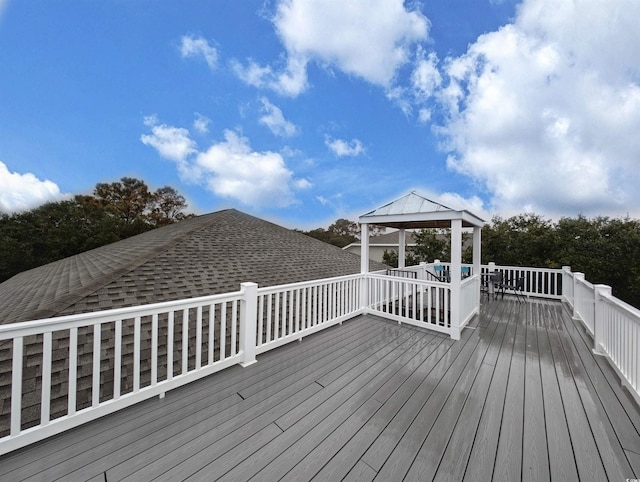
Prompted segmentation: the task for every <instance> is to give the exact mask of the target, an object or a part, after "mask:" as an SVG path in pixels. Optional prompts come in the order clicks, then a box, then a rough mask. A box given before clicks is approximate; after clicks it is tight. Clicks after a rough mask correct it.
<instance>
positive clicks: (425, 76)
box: [411, 51, 442, 100]
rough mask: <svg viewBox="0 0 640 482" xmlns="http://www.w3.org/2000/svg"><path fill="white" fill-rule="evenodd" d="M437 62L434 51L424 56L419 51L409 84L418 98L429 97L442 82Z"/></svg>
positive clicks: (425, 98) (424, 98)
mask: <svg viewBox="0 0 640 482" xmlns="http://www.w3.org/2000/svg"><path fill="white" fill-rule="evenodd" d="M437 64H438V57H437V55H436V54H435V52H431V53H430V54H429V55H428V56H427V57H426V58H425V56H424V54H423V53H422V51H421V53H420V56H419V58H418V61H417V62H416V65H415V68H414V70H413V73H412V74H411V86H412V87H413V90H414V92H415V94H416V96H417V97H418V98H419V99H420V100H427V99H429V98H430V97H431V96H432V95H433V94H434V93H435V91H436V90H437V89H438V88H439V87H440V85H441V84H442V76H441V75H440V71H438V67H437Z"/></svg>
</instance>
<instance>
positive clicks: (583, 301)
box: [573, 273, 596, 335]
mask: <svg viewBox="0 0 640 482" xmlns="http://www.w3.org/2000/svg"><path fill="white" fill-rule="evenodd" d="M573 280H574V281H573V316H574V318H579V319H581V320H582V322H583V323H584V325H585V326H586V327H587V329H588V330H589V332H590V333H591V335H593V334H594V332H595V324H596V313H595V297H594V289H593V284H591V283H589V282H588V281H587V280H586V279H584V274H582V273H574V275H573Z"/></svg>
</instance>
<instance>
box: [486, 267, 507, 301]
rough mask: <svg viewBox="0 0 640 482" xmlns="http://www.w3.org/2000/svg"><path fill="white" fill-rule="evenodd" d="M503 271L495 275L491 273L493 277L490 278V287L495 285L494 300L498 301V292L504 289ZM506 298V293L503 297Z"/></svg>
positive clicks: (496, 272)
mask: <svg viewBox="0 0 640 482" xmlns="http://www.w3.org/2000/svg"><path fill="white" fill-rule="evenodd" d="M502 280H503V278H502V271H495V272H493V273H491V275H490V276H489V283H488V285H493V293H494V295H493V299H497V298H498V292H499V291H500V290H501V289H502ZM490 292H491V290H489V293H490ZM502 296H503V297H504V293H503V295H502Z"/></svg>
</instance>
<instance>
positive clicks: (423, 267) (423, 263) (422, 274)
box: [418, 261, 427, 280]
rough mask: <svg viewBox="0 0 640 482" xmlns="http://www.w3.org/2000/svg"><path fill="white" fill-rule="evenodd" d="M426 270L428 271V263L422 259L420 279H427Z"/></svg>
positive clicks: (419, 272)
mask: <svg viewBox="0 0 640 482" xmlns="http://www.w3.org/2000/svg"><path fill="white" fill-rule="evenodd" d="M425 271H427V263H426V262H425V261H420V271H418V279H421V280H426V279H427V275H426V273H425Z"/></svg>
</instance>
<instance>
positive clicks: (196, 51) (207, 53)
mask: <svg viewBox="0 0 640 482" xmlns="http://www.w3.org/2000/svg"><path fill="white" fill-rule="evenodd" d="M180 55H182V58H198V57H202V58H203V59H204V60H205V62H207V65H208V66H209V68H210V69H215V68H216V66H217V64H218V51H217V50H216V49H215V47H212V46H211V45H209V42H207V40H206V39H205V38H203V37H193V36H191V35H184V36H183V37H182V39H181V41H180Z"/></svg>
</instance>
